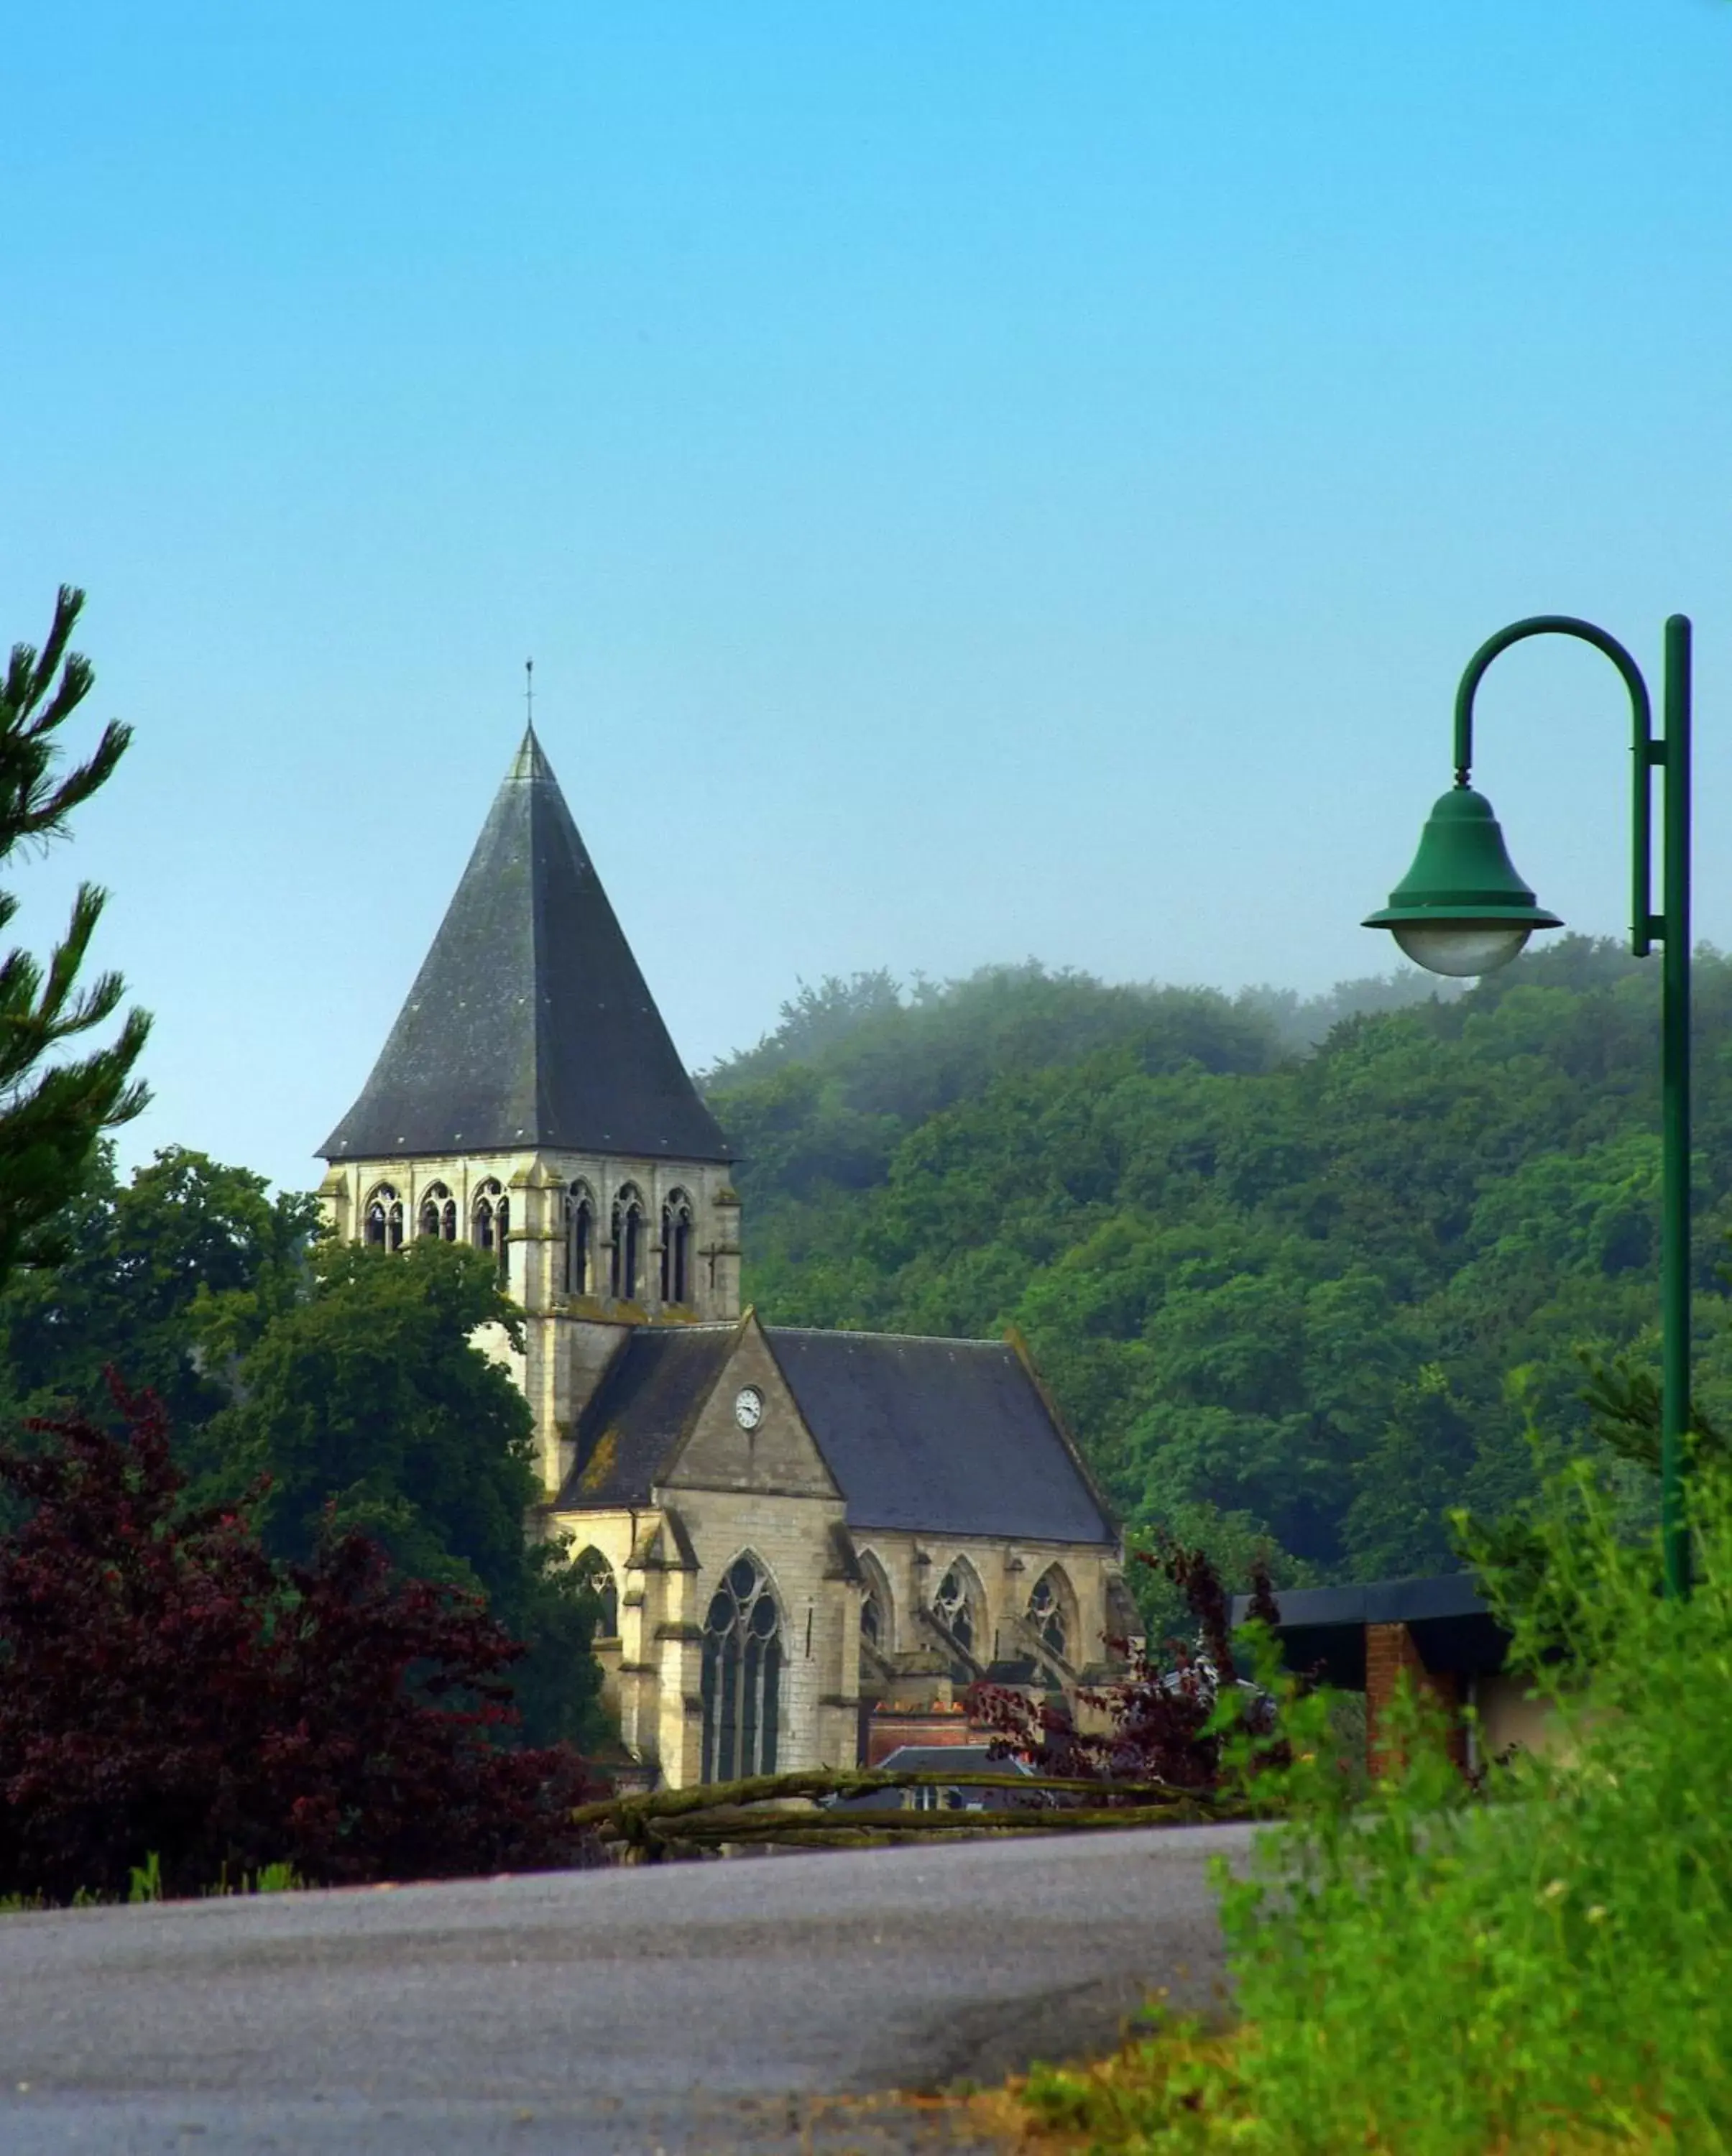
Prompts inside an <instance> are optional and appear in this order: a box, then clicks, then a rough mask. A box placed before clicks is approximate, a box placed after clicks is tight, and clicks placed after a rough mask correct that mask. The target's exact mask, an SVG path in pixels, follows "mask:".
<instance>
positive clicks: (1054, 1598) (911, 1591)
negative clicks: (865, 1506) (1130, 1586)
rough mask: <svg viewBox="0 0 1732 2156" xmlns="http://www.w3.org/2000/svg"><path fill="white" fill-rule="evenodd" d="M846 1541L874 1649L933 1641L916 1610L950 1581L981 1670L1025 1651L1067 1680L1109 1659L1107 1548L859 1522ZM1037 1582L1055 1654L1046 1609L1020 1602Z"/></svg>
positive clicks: (1112, 1584) (1111, 1587)
mask: <svg viewBox="0 0 1732 2156" xmlns="http://www.w3.org/2000/svg"><path fill="white" fill-rule="evenodd" d="M854 1541H855V1545H856V1549H857V1550H858V1553H859V1558H860V1564H861V1570H862V1571H863V1572H864V1573H866V1580H867V1587H868V1592H870V1593H871V1594H872V1595H873V1597H874V1598H875V1599H876V1603H877V1605H878V1623H879V1640H878V1642H877V1645H878V1648H879V1651H880V1653H881V1654H882V1655H887V1656H888V1657H891V1658H892V1659H895V1658H900V1657H903V1656H910V1657H913V1656H920V1657H924V1656H926V1655H928V1654H929V1653H930V1652H931V1650H933V1649H935V1648H937V1647H938V1646H939V1645H940V1643H939V1641H938V1636H937V1635H935V1634H934V1633H933V1631H932V1630H931V1629H930V1628H929V1627H928V1625H925V1624H924V1623H923V1621H922V1619H921V1613H922V1612H923V1611H924V1610H931V1609H934V1608H935V1606H936V1605H937V1604H938V1601H939V1599H940V1590H941V1589H943V1587H944V1586H945V1585H946V1584H947V1582H948V1581H950V1580H954V1581H955V1582H956V1583H957V1584H959V1586H960V1587H961V1588H962V1589H963V1592H964V1602H965V1605H966V1607H967V1608H968V1610H969V1633H970V1635H971V1652H972V1654H973V1655H974V1660H975V1661H977V1662H978V1663H979V1665H980V1666H982V1668H983V1669H984V1667H986V1666H989V1665H990V1664H992V1663H994V1662H1010V1661H1018V1660H1020V1659H1021V1658H1023V1657H1025V1656H1028V1655H1034V1656H1036V1658H1037V1659H1038V1660H1039V1661H1041V1663H1042V1665H1043V1666H1048V1667H1051V1669H1052V1671H1053V1673H1054V1674H1055V1675H1056V1676H1059V1677H1061V1679H1066V1680H1070V1679H1073V1678H1076V1677H1080V1676H1083V1675H1084V1674H1085V1673H1086V1672H1093V1673H1097V1674H1101V1675H1104V1674H1105V1673H1106V1666H1107V1665H1108V1664H1109V1662H1111V1661H1113V1657H1112V1656H1111V1655H1109V1652H1108V1647H1107V1644H1106V1643H1107V1640H1108V1636H1109V1635H1115V1634H1119V1633H1122V1631H1123V1629H1124V1627H1123V1615H1122V1611H1121V1609H1120V1607H1119V1606H1118V1604H1117V1597H1118V1596H1123V1594H1124V1591H1125V1590H1124V1589H1123V1568H1122V1566H1121V1564H1120V1562H1119V1556H1118V1551H1117V1550H1116V1549H1113V1548H1102V1546H1101V1545H1099V1544H1098V1543H1035V1542H1015V1541H1006V1540H1002V1539H1000V1538H996V1537H987V1536H967V1535H952V1536H943V1535H932V1534H925V1533H910V1532H906V1531H902V1530H883V1529H874V1528H866V1527H861V1528H856V1530H855V1534H854ZM1043 1581H1044V1582H1045V1583H1046V1587H1047V1589H1048V1591H1049V1593H1050V1594H1051V1608H1052V1609H1056V1611H1057V1612H1058V1615H1059V1621H1060V1624H1061V1627H1062V1632H1063V1638H1064V1647H1063V1650H1062V1652H1059V1651H1058V1650H1056V1648H1055V1646H1054V1644H1053V1641H1052V1638H1051V1635H1050V1626H1051V1617H1050V1614H1049V1612H1048V1611H1046V1610H1044V1609H1043V1610H1041V1611H1034V1612H1031V1610H1030V1602H1031V1600H1032V1599H1033V1598H1034V1595H1035V1591H1036V1587H1037V1586H1039V1585H1040V1584H1041V1583H1042V1582H1043ZM1115 1589H1116V1590H1117V1595H1116V1596H1115ZM946 1599H950V1598H946ZM1043 1627H1045V1628H1046V1630H1043ZM916 1689H917V1686H916Z"/></svg>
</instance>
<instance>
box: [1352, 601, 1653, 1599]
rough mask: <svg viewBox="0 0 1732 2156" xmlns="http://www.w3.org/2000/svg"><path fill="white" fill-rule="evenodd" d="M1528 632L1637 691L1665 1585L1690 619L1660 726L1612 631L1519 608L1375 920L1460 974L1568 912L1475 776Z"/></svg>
mask: <svg viewBox="0 0 1732 2156" xmlns="http://www.w3.org/2000/svg"><path fill="white" fill-rule="evenodd" d="M1530 636H1574V637H1576V638H1579V639H1580V641H1581V642H1582V643H1584V644H1592V645H1593V647H1594V649H1596V651H1602V652H1604V653H1605V654H1606V657H1607V658H1608V659H1609V660H1611V663H1612V665H1614V666H1616V669H1617V670H1618V672H1619V673H1620V674H1621V675H1622V676H1623V681H1624V686H1625V687H1626V688H1627V690H1629V692H1630V711H1631V716H1632V736H1633V747H1634V752H1635V769H1634V773H1633V779H1634V784H1633V790H1632V846H1631V888H1632V900H1631V930H1630V946H1631V948H1632V950H1633V951H1634V952H1635V953H1636V956H1637V957H1638V958H1645V957H1647V955H1648V952H1650V951H1651V950H1652V947H1653V946H1654V945H1655V944H1656V943H1659V944H1660V945H1661V946H1662V947H1663V952H1662V962H1661V973H1660V1096H1661V1132H1662V1152H1661V1167H1660V1207H1661V1222H1660V1337H1661V1351H1660V1353H1661V1404H1660V1539H1661V1546H1662V1549H1663V1555H1664V1561H1665V1571H1666V1591H1667V1593H1668V1594H1671V1595H1673V1596H1674V1597H1680V1598H1681V1597H1683V1596H1684V1595H1687V1594H1688V1593H1689V1591H1690V1546H1689V1536H1688V1530H1687V1528H1686V1526H1685V1523H1684V1513H1683V1457H1684V1447H1685V1443H1686V1440H1687V1434H1688V1428H1689V1418H1690V624H1689V623H1688V621H1687V620H1686V619H1685V618H1684V617H1683V614H1673V617H1672V619H1670V620H1669V621H1668V623H1667V624H1666V644H1665V685H1664V691H1663V695H1664V711H1665V726H1666V730H1665V732H1664V734H1663V737H1661V738H1660V739H1659V740H1658V741H1656V740H1655V739H1654V731H1653V712H1652V705H1651V703H1650V701H1649V699H1648V693H1647V682H1646V681H1644V680H1642V670H1641V669H1640V668H1639V667H1638V666H1637V664H1636V661H1635V660H1633V659H1632V657H1631V656H1630V654H1629V653H1628V652H1627V651H1626V650H1625V649H1624V647H1623V645H1622V644H1620V643H1619V642H1618V641H1617V639H1616V638H1615V637H1612V636H1608V635H1607V634H1606V631H1605V630H1604V629H1596V627H1595V626H1594V624H1593V623H1592V622H1591V621H1579V620H1577V619H1575V617H1574V616H1573V615H1571V614H1536V615H1534V616H1533V617H1531V618H1530V619H1529V620H1526V621H1518V622H1512V623H1511V624H1510V625H1509V627H1508V629H1499V630H1498V634H1496V635H1495V636H1493V637H1492V638H1490V639H1488V641H1487V642H1485V643H1484V644H1481V646H1480V647H1479V649H1478V651H1476V652H1475V653H1474V654H1473V656H1472V659H1470V660H1468V662H1467V671H1466V672H1465V673H1464V674H1463V675H1462V682H1461V686H1460V687H1459V688H1458V689H1457V691H1456V722H1455V752H1456V753H1455V767H1456V783H1455V784H1454V786H1453V787H1452V788H1451V790H1450V791H1449V792H1448V793H1446V794H1445V795H1444V796H1443V798H1442V800H1440V801H1439V802H1438V803H1437V804H1436V807H1435V808H1433V809H1432V811H1431V815H1430V817H1429V818H1428V819H1426V828H1425V829H1424V831H1423V832H1422V833H1421V835H1420V842H1419V851H1418V852H1417V853H1416V855H1414V857H1413V865H1412V867H1411V869H1409V870H1408V871H1407V873H1406V875H1405V876H1403V877H1402V879H1401V882H1400V883H1399V884H1397V885H1396V886H1395V889H1394V890H1393V891H1391V892H1390V902H1389V904H1388V905H1387V906H1385V907H1384V908H1383V910H1382V911H1381V912H1379V913H1374V914H1372V915H1371V916H1370V917H1369V918H1368V919H1367V920H1366V921H1365V927H1367V928H1387V929H1389V930H1390V932H1391V933H1392V934H1393V935H1394V937H1395V941H1396V942H1397V943H1399V944H1400V945H1401V948H1402V949H1403V950H1404V951H1405V952H1406V953H1407V956H1408V957H1410V958H1411V959H1412V960H1413V961H1414V962H1415V963H1416V965H1421V966H1424V967H1426V968H1427V969H1428V970H1429V971H1431V973H1447V974H1452V975H1455V976H1457V977H1461V976H1463V975H1468V974H1475V973H1493V972H1495V971H1496V970H1497V968H1498V967H1499V966H1507V965H1508V963H1509V962H1510V960H1511V959H1512V958H1514V957H1515V956H1516V954H1517V952H1519V951H1520V950H1521V948H1522V947H1523V945H1524V944H1525V943H1526V942H1527V940H1528V938H1529V936H1531V935H1532V934H1533V932H1534V930H1535V929H1536V928H1561V927H1563V923H1562V921H1560V919H1559V918H1558V916H1557V915H1556V914H1555V913H1548V912H1547V911H1546V910H1545V908H1544V906H1540V905H1539V904H1537V903H1536V902H1535V900H1534V894H1533V892H1532V891H1529V888H1528V886H1527V885H1525V884H1524V882H1523V881H1522V880H1521V878H1520V877H1519V875H1517V874H1516V872H1515V868H1514V864H1513V863H1512V861H1511V860H1510V858H1509V855H1508V850H1506V848H1505V846H1504V844H1503V832H1502V831H1501V830H1500V829H1498V819H1497V818H1496V817H1495V816H1494V815H1493V814H1492V804H1491V803H1490V802H1489V801H1488V800H1487V799H1486V798H1485V796H1484V795H1483V793H1475V792H1474V790H1473V788H1472V786H1471V785H1470V784H1469V783H1468V779H1469V777H1470V775H1471V773H1472V763H1473V698H1474V696H1475V693H1476V692H1477V690H1478V687H1479V685H1480V682H1481V680H1483V678H1484V675H1485V671H1486V669H1487V668H1488V666H1489V665H1491V663H1492V661H1493V660H1494V659H1496V658H1497V657H1498V654H1500V653H1502V652H1504V651H1507V650H1508V649H1509V647H1510V645H1511V644H1520V643H1522V642H1523V641H1524V639H1527V638H1528V637H1530ZM1656 771H1663V772H1664V773H1665V774H1666V789H1665V797H1664V804H1665V805H1664V811H1663V829H1662V845H1661V871H1660V873H1661V906H1660V911H1658V912H1657V913H1656V912H1654V911H1652V883H1653V868H1652V852H1653V847H1652V827H1653V808H1652V802H1653V774H1654V773H1655V772H1656Z"/></svg>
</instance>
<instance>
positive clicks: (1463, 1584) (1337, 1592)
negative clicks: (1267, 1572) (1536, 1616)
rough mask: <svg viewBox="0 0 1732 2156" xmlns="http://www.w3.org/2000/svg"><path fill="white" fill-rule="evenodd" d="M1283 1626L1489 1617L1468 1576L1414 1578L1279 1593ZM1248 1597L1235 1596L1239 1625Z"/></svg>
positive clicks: (1283, 1590) (1284, 1590)
mask: <svg viewBox="0 0 1732 2156" xmlns="http://www.w3.org/2000/svg"><path fill="white" fill-rule="evenodd" d="M1275 1601H1276V1604H1277V1607H1278V1609H1280V1611H1281V1627H1280V1629H1281V1630H1282V1631H1285V1630H1287V1628H1288V1627H1289V1626H1290V1625H1306V1626H1312V1625H1413V1624H1417V1623H1419V1622H1421V1621H1422V1620H1425V1619H1427V1618H1435V1617H1483V1616H1488V1615H1489V1614H1491V1613H1490V1611H1489V1610H1488V1608H1487V1606H1486V1601H1485V1598H1484V1596H1483V1594H1481V1593H1480V1592H1479V1589H1478V1587H1477V1586H1476V1585H1475V1584H1474V1580H1473V1575H1472V1573H1468V1572H1454V1573H1436V1574H1429V1575H1426V1576H1425V1577H1423V1578H1412V1579H1377V1580H1371V1581H1369V1582H1365V1583H1362V1584H1355V1585H1353V1586H1349V1587H1290V1588H1284V1589H1277V1592H1276V1595H1275ZM1249 1604H1250V1597H1249V1596H1248V1595H1244V1594H1236V1595H1235V1596H1234V1597H1233V1622H1234V1624H1236V1625H1242V1624H1243V1623H1244V1621H1245V1613H1246V1609H1247V1608H1248V1607H1249Z"/></svg>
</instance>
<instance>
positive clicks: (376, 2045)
mask: <svg viewBox="0 0 1732 2156" xmlns="http://www.w3.org/2000/svg"><path fill="white" fill-rule="evenodd" d="M1246 1840H1247V1830H1246V1829H1243V1828H1240V1827H1191V1828H1169V1829H1164V1830H1162V1829H1153V1830H1143V1831H1139V1832H1135V1833H1129V1834H1123V1835H1077V1836H1074V1837H1072V1836H1068V1835H1066V1836H1062V1837H1053V1838H1051V1839H1048V1838H1046V1837H1043V1838H1042V1839H1041V1840H1039V1841H1036V1840H1017V1841H1015V1842H1010V1843H1001V1844H995V1845H989V1844H985V1843H980V1842H973V1843H967V1844H963V1845H950V1846H947V1847H943V1848H939V1849H921V1850H913V1849H899V1850H882V1851H879V1850H872V1851H847V1852H845V1853H843V1852H839V1853H835V1854H830V1853H825V1854H801V1855H799V1856H779V1857H773V1858H758V1859H748V1860H745V1861H735V1862H729V1863H709V1864H682V1865H671V1866H665V1867H657V1868H655V1869H650V1870H635V1871H592V1872H578V1873H565V1874H559V1875H554V1876H542V1877H528V1878H509V1879H498V1880H478V1881H465V1882H464V1883H462V1884H459V1885H453V1886H414V1887H403V1888H397V1889H388V1890H381V1889H373V1890H371V1891H362V1892H348V1893H329V1894H295V1895H282V1896H270V1897H262V1898H257V1899H249V1900H244V1901H243V1900H231V1901H224V1902H215V1901H213V1902H179V1903H167V1904H164V1905H162V1906H159V1907H145V1908H136V1909H88V1910H74V1911H67V1912H54V1913H51V1914H49V1913H44V1914H26V1915H16V1916H7V1917H0V2150H3V2151H4V2152H5V2156H45V2152H49V2151H53V2152H54V2156H60V2152H63V2151H79V2152H84V2151H92V2152H96V2151H100V2152H101V2156H118V2153H119V2152H122V2151H124V2152H126V2156H159V2152H163V2151H175V2152H177V2156H188V2152H192V2151H194V2150H197V2151H200V2152H204V2156H218V2152H222V2156H228V2152H229V2151H236V2152H241V2156H263V2152H265V2151H267V2150H269V2151H271V2152H274V2156H301V2152H306V2156H332V2153H333V2152H336V2151H339V2150H341V2151H345V2152H347V2151H354V2150H365V2151H367V2152H368V2156H373V2152H378V2156H483V2152H486V2156H492V2153H493V2152H501V2156H506V2152H508V2156H552V2152H555V2151H558V2152H559V2156H603V2152H608V2156H612V2152H614V2151H630V2152H632V2156H653V2152H655V2151H656V2150H658V2149H660V2150H665V2151H666V2152H667V2156H676V2152H686V2151H691V2150H704V2151H725V2150H733V2149H743V2150H744V2149H750V2150H777V2151H780V2150H789V2151H792V2150H830V2149H834V2150H838V2151H840V2150H842V2149H849V2150H859V2151H886V2152H887V2151H890V2150H916V2149H927V2148H951V2149H953V2148H959V2147H979V2146H980V2145H981V2144H980V2143H979V2142H978V2141H969V2139H967V2138H965V2137H964V2138H959V2133H960V2129H959V2128H957V2127H956V2126H955V2125H954V2123H953V2119H952V2117H950V2116H948V2115H939V2114H937V2113H935V2112H933V2111H931V2110H926V2111H922V2110H920V2109H919V2108H918V2107H910V2106H907V2105H903V2104H899V2103H897V2102H892V2101H890V2100H888V2092H893V2091H897V2090H907V2091H923V2090H924V2091H931V2090H936V2089H939V2088H942V2087H945V2086H947V2085H949V2084H953V2083H954V2082H957V2081H959V2080H973V2081H977V2082H989V2081H991V2080H994V2079H995V2078H997V2077H1000V2076H1003V2075H1004V2074H1005V2073H1007V2072H1010V2071H1015V2070H1017V2069H1019V2068H1020V2067H1023V2066H1027V2065H1028V2064H1029V2063H1030V2061H1033V2060H1034V2059H1036V2058H1048V2059H1051V2058H1059V2057H1065V2056H1077V2055H1079V2054H1081V2053H1082V2052H1085V2051H1089V2050H1092V2049H1097V2048H1104V2047H1106V2046H1108V2045H1110V2044H1111V2042H1112V2041H1113V2039H1114V2037H1115V2035H1117V2033H1118V2030H1119V2028H1120V2026H1121V2025H1122V2023H1123V2019H1124V2017H1125V2016H1126V2015H1128V2013H1130V2012H1132V2011H1133V2010H1135V2008H1136V2007H1137V2006H1138V2005H1139V2004H1140V2003H1141V2002H1142V2000H1143V1999H1144V1998H1145V1997H1146V1996H1147V1995H1148V1994H1149V1991H1150V1989H1152V1988H1154V1987H1155V1986H1158V1985H1166V1986H1168V1987H1169V1989H1170V1991H1171V1994H1172V1996H1173V1999H1174V2002H1175V2003H1178V2004H1181V2005H1207V2004H1209V2003H1210V2000H1211V1999H1215V1998H1217V1997H1218V1996H1219V1987H1220V1981H1221V1958H1220V1943H1219V1938H1218V1934H1217V1933H1216V1929H1215V1920H1214V1915H1213V1902H1212V1898H1211V1897H1210V1892H1209V1891H1208V1887H1207V1885H1206V1881H1205V1876H1204V1867H1205V1860H1206V1858H1207V1857H1208V1856H1210V1855H1211V1854H1212V1853H1214V1852H1215V1851H1231V1852H1242V1851H1243V1850H1244V1849H1245V1847H1246Z"/></svg>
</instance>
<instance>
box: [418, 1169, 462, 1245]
mask: <svg viewBox="0 0 1732 2156" xmlns="http://www.w3.org/2000/svg"><path fill="white" fill-rule="evenodd" d="M421 1233H422V1234H423V1235H435V1236H437V1237H438V1238H439V1241H441V1242H442V1243H455V1241H456V1240H457V1201H456V1199H455V1198H454V1197H452V1195H451V1193H450V1191H449V1190H447V1189H446V1188H445V1185H444V1183H429V1184H428V1186H427V1189H426V1193H425V1195H424V1197H423V1198H422V1200H421Z"/></svg>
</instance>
